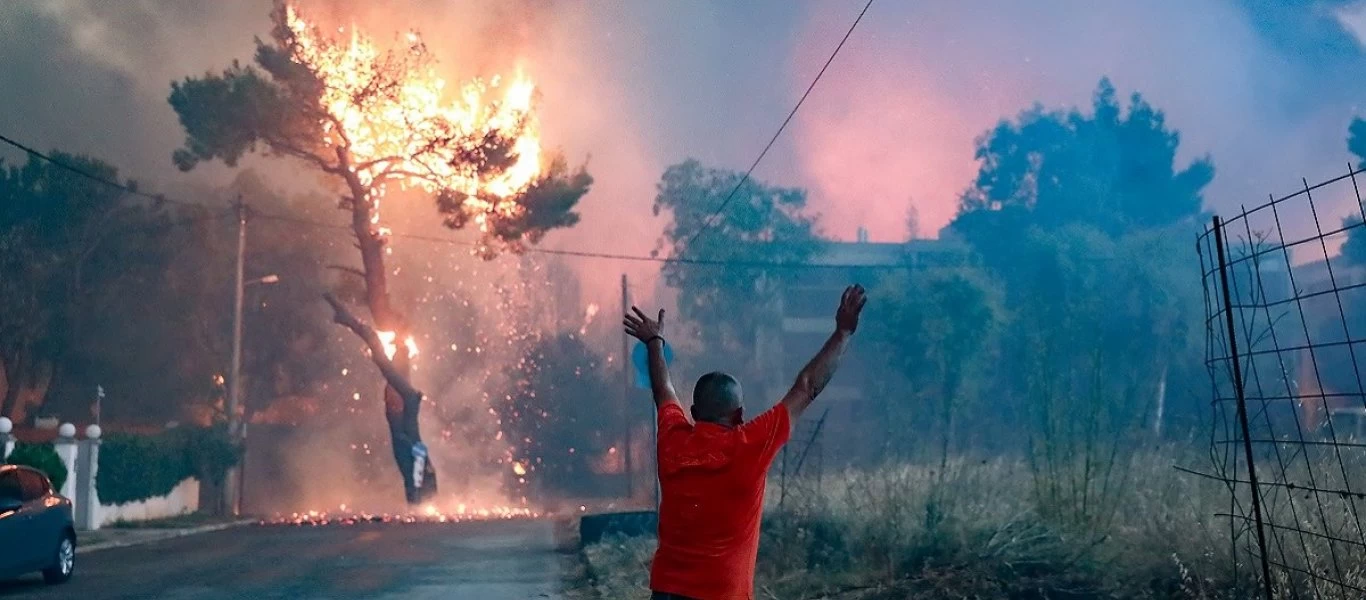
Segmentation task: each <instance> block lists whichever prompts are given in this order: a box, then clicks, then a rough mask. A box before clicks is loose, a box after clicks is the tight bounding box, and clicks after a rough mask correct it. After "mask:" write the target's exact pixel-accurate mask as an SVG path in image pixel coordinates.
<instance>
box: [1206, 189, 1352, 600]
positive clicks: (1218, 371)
mask: <svg viewBox="0 0 1366 600" xmlns="http://www.w3.org/2000/svg"><path fill="white" fill-rule="evenodd" d="M1303 183H1304V184H1303V186H1302V189H1300V190H1299V191H1297V192H1295V193H1293V194H1290V195H1287V196H1284V197H1280V198H1270V199H1269V200H1268V201H1267V202H1266V203H1263V204H1261V205H1259V206H1257V207H1255V208H1245V209H1243V210H1242V211H1241V212H1240V213H1239V214H1237V215H1234V216H1231V217H1229V218H1226V219H1220V218H1219V217H1215V218H1214V219H1213V221H1212V224H1211V225H1210V226H1208V227H1207V228H1206V230H1205V231H1204V233H1203V234H1201V235H1200V236H1199V237H1198V241H1197V250H1198V253H1199V257H1200V264H1201V272H1202V280H1203V283H1204V291H1205V317H1206V318H1205V326H1206V336H1207V343H1206V357H1205V359H1206V366H1207V368H1208V371H1209V375H1210V380H1211V384H1212V390H1213V397H1212V401H1211V407H1212V409H1213V415H1212V416H1213V420H1212V423H1213V428H1212V430H1211V435H1210V439H1209V452H1210V458H1211V462H1212V467H1211V468H1212V472H1209V473H1204V474H1205V475H1207V476H1209V477H1214V478H1217V479H1219V480H1220V481H1222V482H1223V483H1224V484H1225V485H1226V486H1227V488H1228V491H1229V504H1228V510H1227V512H1225V513H1223V514H1221V515H1220V516H1221V517H1223V518H1227V520H1228V524H1229V527H1230V534H1231V540H1232V544H1233V545H1234V548H1233V549H1234V556H1235V557H1237V558H1236V559H1235V561H1234V565H1233V568H1234V569H1235V570H1240V571H1243V572H1242V573H1238V575H1243V576H1247V577H1251V578H1255V579H1256V580H1257V581H1258V582H1259V587H1260V590H1261V592H1262V593H1263V594H1265V596H1266V597H1267V598H1314V599H1319V598H1334V599H1336V598H1363V597H1366V530H1364V529H1363V526H1364V523H1366V374H1364V372H1366V268H1364V266H1366V226H1363V224H1362V218H1363V217H1366V209H1363V204H1362V197H1361V185H1363V184H1366V177H1363V171H1362V170H1359V169H1355V168H1352V167H1349V168H1348V172H1347V174H1345V175H1343V176H1340V177H1336V178H1334V179H1331V180H1328V181H1325V182H1322V183H1319V184H1317V185H1310V184H1309V183H1308V182H1307V181H1305V182H1303ZM1352 202H1354V203H1355V205H1354V208H1353V209H1352V211H1351V215H1350V216H1349V217H1348V218H1347V219H1345V220H1338V219H1337V218H1334V219H1332V221H1329V219H1328V217H1327V215H1328V213H1329V210H1328V209H1329V208H1330V207H1331V208H1332V209H1335V211H1334V212H1335V214H1337V213H1338V212H1340V211H1341V207H1342V206H1344V205H1346V204H1348V203H1352Z"/></svg>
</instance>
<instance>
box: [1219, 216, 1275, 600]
mask: <svg viewBox="0 0 1366 600" xmlns="http://www.w3.org/2000/svg"><path fill="white" fill-rule="evenodd" d="M1214 246H1215V248H1216V251H1217V253H1218V255H1219V283H1220V286H1221V287H1223V292H1224V293H1223V296H1224V320H1225V323H1226V324H1227V326H1228V350H1229V362H1231V363H1232V364H1233V390H1234V393H1235V395H1236V397H1237V400H1238V425H1239V427H1240V428H1241V430H1242V432H1243V453H1244V454H1245V458H1246V460H1247V480H1248V485H1249V486H1251V488H1252V515H1253V517H1254V518H1255V519H1256V523H1257V550H1258V554H1259V556H1258V558H1259V559H1260V560H1261V563H1262V581H1263V587H1264V589H1265V591H1266V598H1267V600H1273V595H1272V591H1271V564H1270V562H1269V559H1268V558H1267V555H1266V530H1265V526H1264V525H1263V524H1262V491H1261V489H1260V488H1259V487H1258V483H1257V467H1256V464H1255V463H1254V462H1253V459H1252V434H1251V431H1250V428H1249V427H1248V423H1247V398H1246V396H1245V395H1244V390H1243V367H1242V365H1241V364H1239V363H1238V336H1237V333H1236V332H1237V328H1236V326H1235V325H1234V323H1233V296H1232V295H1231V294H1230V293H1229V285H1228V259H1227V258H1226V257H1225V253H1224V223H1223V221H1222V220H1220V219H1219V217H1218V216H1215V217H1214Z"/></svg>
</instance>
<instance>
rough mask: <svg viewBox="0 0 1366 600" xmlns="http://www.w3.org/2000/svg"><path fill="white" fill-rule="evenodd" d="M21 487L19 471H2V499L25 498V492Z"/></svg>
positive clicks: (0, 483) (0, 475) (0, 494)
mask: <svg viewBox="0 0 1366 600" xmlns="http://www.w3.org/2000/svg"><path fill="white" fill-rule="evenodd" d="M21 489H22V488H20V487H19V473H18V472H17V471H10V472H8V473H0V500H23V499H24V494H23V492H22V491H21Z"/></svg>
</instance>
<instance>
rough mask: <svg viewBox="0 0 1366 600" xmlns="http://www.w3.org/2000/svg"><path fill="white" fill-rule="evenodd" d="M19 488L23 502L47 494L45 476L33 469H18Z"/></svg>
mask: <svg viewBox="0 0 1366 600" xmlns="http://www.w3.org/2000/svg"><path fill="white" fill-rule="evenodd" d="M19 488H20V490H21V491H22V493H23V499H24V502H32V501H34V500H37V499H39V498H42V497H43V496H46V495H47V492H48V486H47V478H45V477H43V476H42V475H39V474H38V473H34V472H33V471H23V470H21V471H19Z"/></svg>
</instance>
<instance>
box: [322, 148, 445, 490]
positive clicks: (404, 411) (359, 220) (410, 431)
mask: <svg viewBox="0 0 1366 600" xmlns="http://www.w3.org/2000/svg"><path fill="white" fill-rule="evenodd" d="M339 155H340V156H341V157H342V161H343V164H346V163H347V162H348V161H347V158H348V157H346V156H345V155H344V154H342V153H340V152H339ZM346 180H347V185H348V187H349V188H350V191H351V200H352V202H351V228H352V232H353V233H355V235H356V245H357V247H358V248H359V249H360V255H361V264H362V266H363V273H364V278H365V303H366V306H367V307H368V308H369V309H370V316H371V318H373V319H374V323H375V329H377V330H380V331H392V332H394V340H393V343H394V344H395V346H396V347H397V350H396V351H395V352H394V358H393V360H392V362H391V364H390V367H391V370H392V372H391V373H386V377H385V380H386V383H385V386H384V419H385V421H386V422H387V423H388V425H389V440H390V443H391V444H392V447H393V451H394V462H395V463H396V465H397V466H398V470H399V474H400V475H401V476H402V477H403V491H404V497H405V499H406V500H407V501H408V503H409V504H420V503H422V502H424V501H425V500H427V499H428V498H430V497H432V496H433V495H435V494H436V472H435V469H434V468H433V467H432V461H431V457H430V456H429V455H428V453H427V447H426V445H425V444H423V443H422V434H421V433H420V431H419V428H418V411H419V410H420V409H421V407H422V394H421V393H420V392H416V390H413V393H408V394H404V393H401V392H400V391H399V390H398V389H397V387H396V386H395V383H396V382H395V381H394V378H400V379H402V380H403V382H402V383H399V386H401V387H409V388H411V385H410V384H409V385H407V386H404V384H406V383H407V380H408V377H409V374H410V372H411V366H412V363H411V357H409V356H408V349H407V347H406V346H405V345H404V343H403V340H405V339H407V337H408V335H409V334H410V332H409V331H408V326H407V323H406V322H405V321H404V319H403V318H402V316H401V315H399V314H398V313H397V311H395V310H394V308H393V305H392V304H391V302H390V300H389V286H388V272H387V271H386V270H385V267H384V239H383V238H382V237H381V236H380V234H379V232H378V228H377V227H376V226H375V224H374V223H373V222H372V220H373V219H374V216H375V214H376V212H375V211H376V205H375V203H374V201H373V200H371V199H370V197H369V191H370V190H368V189H367V188H366V187H365V186H364V185H363V184H362V183H361V182H360V179H359V178H358V177H357V176H356V175H355V174H354V173H350V172H348V174H347V177H346ZM362 337H364V336H362ZM370 354H371V359H372V360H374V361H375V362H376V364H377V365H378V364H380V361H381V360H384V361H385V362H389V361H387V360H385V359H386V357H385V356H384V352H383V349H382V347H381V348H375V347H374V346H373V344H372V347H371V353H370Z"/></svg>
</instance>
